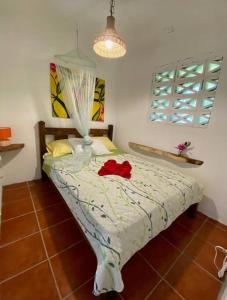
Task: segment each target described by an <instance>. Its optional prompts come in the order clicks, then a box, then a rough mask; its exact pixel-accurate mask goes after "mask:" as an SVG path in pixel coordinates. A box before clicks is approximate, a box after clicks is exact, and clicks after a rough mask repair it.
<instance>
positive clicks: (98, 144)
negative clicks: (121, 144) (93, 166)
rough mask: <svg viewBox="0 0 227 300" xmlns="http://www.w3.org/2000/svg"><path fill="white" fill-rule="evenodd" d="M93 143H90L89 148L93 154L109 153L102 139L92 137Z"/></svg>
mask: <svg viewBox="0 0 227 300" xmlns="http://www.w3.org/2000/svg"><path fill="white" fill-rule="evenodd" d="M92 140H93V143H92V144H91V148H92V151H93V154H94V155H103V154H111V153H112V152H111V151H109V150H108V149H107V148H106V146H105V145H104V144H103V142H102V141H100V140H97V139H92Z"/></svg>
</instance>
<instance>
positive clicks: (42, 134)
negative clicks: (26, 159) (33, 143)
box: [38, 121, 113, 178]
mask: <svg viewBox="0 0 227 300" xmlns="http://www.w3.org/2000/svg"><path fill="white" fill-rule="evenodd" d="M38 126H39V146H40V163H41V169H42V165H43V155H44V154H45V153H46V152H47V150H46V135H52V136H54V140H61V139H67V138H68V136H69V135H74V136H75V137H80V138H81V135H80V134H79V132H78V131H77V130H76V129H75V128H55V127H46V125H45V122H44V121H39V122H38ZM90 135H91V136H107V137H108V138H109V139H110V140H111V141H112V139H113V125H108V128H104V129H103V128H101V129H100V128H92V129H91V130H90ZM46 176H47V175H46V174H45V172H43V171H42V178H46Z"/></svg>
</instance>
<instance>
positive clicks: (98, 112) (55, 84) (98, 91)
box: [50, 63, 105, 122]
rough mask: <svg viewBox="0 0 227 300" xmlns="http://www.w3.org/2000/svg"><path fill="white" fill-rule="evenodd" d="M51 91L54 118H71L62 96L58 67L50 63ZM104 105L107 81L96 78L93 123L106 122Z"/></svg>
mask: <svg viewBox="0 0 227 300" xmlns="http://www.w3.org/2000/svg"><path fill="white" fill-rule="evenodd" d="M50 91H51V105H52V116H53V117H56V118H70V116H69V111H68V109H67V107H66V103H65V101H64V97H63V94H62V85H61V82H60V81H59V78H58V74H57V71H56V65H55V64H54V63H50ZM104 103H105V80H103V79H100V78H96V82H95V94H94V102H93V108H92V116H91V119H92V121H98V122H104Z"/></svg>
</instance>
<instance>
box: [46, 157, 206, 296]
mask: <svg viewBox="0 0 227 300" xmlns="http://www.w3.org/2000/svg"><path fill="white" fill-rule="evenodd" d="M108 159H115V160H117V162H123V161H125V160H128V161H129V162H130V164H131V165H132V177H131V179H129V180H128V179H124V178H122V177H119V176H114V175H108V176H103V177H101V176H98V174H97V172H98V170H99V169H100V167H101V166H102V165H103V163H104V162H105V161H107V160H108ZM50 177H51V179H52V180H53V182H54V183H55V185H56V187H57V188H58V190H59V191H60V193H61V194H62V195H63V197H64V199H65V201H66V203H67V205H68V206H69V208H70V210H71V211H72V213H73V215H74V216H75V218H76V220H77V221H78V223H79V225H80V226H81V228H82V230H83V232H84V233H85V235H86V237H87V239H88V241H89V242H90V244H91V246H92V247H93V249H94V252H95V253H96V256H97V260H98V265H97V270H96V275H95V282H94V291H93V292H94V294H95V295H99V294H101V293H105V292H107V291H112V290H115V291H117V292H121V291H122V290H123V288H124V284H123V281H122V277H121V269H122V267H123V265H124V264H125V263H126V262H127V261H128V260H129V259H130V257H131V256H132V255H133V254H134V253H135V252H137V251H138V250H139V249H141V248H142V247H143V246H144V245H146V243H147V242H148V241H149V240H151V239H152V238H153V237H155V236H156V235H157V234H158V233H159V232H160V231H162V230H164V229H165V228H167V227H168V226H169V225H170V224H171V223H172V222H173V221H174V220H175V219H176V218H177V217H178V216H179V215H180V214H181V213H183V212H184V211H185V210H186V209H187V208H188V207H189V206H190V205H192V204H194V203H196V202H199V201H200V200H201V198H202V188H201V186H200V185H199V184H198V183H197V182H196V181H195V180H194V179H193V178H191V177H189V176H186V175H184V174H182V173H180V172H177V171H174V170H171V169H169V168H164V167H161V166H159V165H157V164H153V163H151V162H148V161H146V160H143V159H141V158H138V157H136V156H133V155H130V154H121V155H117V156H113V157H110V156H108V157H96V158H93V159H92V161H91V162H90V164H89V165H88V166H86V167H84V168H83V169H82V170H81V171H79V172H75V168H74V163H73V156H72V155H68V156H65V157H62V158H60V159H57V160H55V161H54V163H52V166H51V173H50Z"/></svg>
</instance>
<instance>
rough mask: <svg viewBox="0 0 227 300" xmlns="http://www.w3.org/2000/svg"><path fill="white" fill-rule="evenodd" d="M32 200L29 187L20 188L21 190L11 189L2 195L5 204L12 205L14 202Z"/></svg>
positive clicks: (4, 191)
mask: <svg viewBox="0 0 227 300" xmlns="http://www.w3.org/2000/svg"><path fill="white" fill-rule="evenodd" d="M27 198H28V199H30V193H29V190H28V188H27V187H23V188H19V189H9V190H4V189H3V193H2V202H3V204H7V203H11V202H13V201H18V200H23V199H27Z"/></svg>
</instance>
